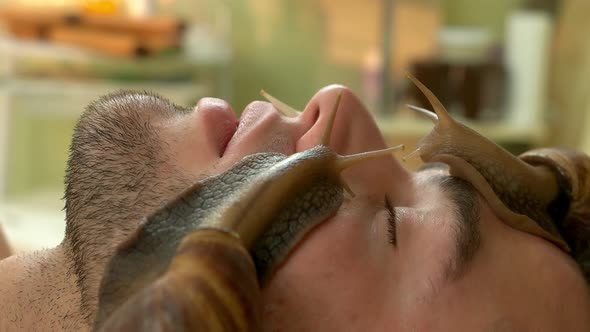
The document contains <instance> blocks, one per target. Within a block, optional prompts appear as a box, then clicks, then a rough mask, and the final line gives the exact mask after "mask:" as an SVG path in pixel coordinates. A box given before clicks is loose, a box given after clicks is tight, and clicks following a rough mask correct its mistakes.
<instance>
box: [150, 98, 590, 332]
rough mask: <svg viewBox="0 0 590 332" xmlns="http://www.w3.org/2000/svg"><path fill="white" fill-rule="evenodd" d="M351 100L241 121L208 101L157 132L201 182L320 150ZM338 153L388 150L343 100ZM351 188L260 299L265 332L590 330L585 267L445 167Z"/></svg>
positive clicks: (375, 170)
mask: <svg viewBox="0 0 590 332" xmlns="http://www.w3.org/2000/svg"><path fill="white" fill-rule="evenodd" d="M341 89H342V87H338V86H330V87H327V88H325V89H323V90H321V91H320V92H318V93H317V94H316V95H315V96H314V97H313V98H312V100H311V101H310V103H309V104H308V105H307V107H306V108H305V110H304V112H303V113H302V114H300V115H299V116H298V117H295V118H287V117H284V116H281V115H280V114H279V113H278V112H277V111H276V110H275V109H274V108H273V107H272V106H271V105H270V104H268V103H263V102H254V103H252V104H250V105H249V106H248V107H247V108H246V109H245V110H244V112H243V114H242V117H241V119H240V120H239V121H238V120H237V119H236V117H235V115H234V113H233V112H232V110H231V108H230V106H229V105H228V104H227V103H225V102H223V101H221V100H217V99H209V98H208V99H202V100H201V101H200V102H199V104H198V105H197V108H196V110H195V111H194V112H192V113H190V114H188V115H182V116H179V117H177V118H173V119H171V120H168V121H166V122H165V123H162V124H160V126H159V127H160V129H161V130H162V133H163V137H164V140H165V142H166V143H167V145H168V146H169V147H170V151H169V152H170V153H171V157H172V160H174V163H173V164H172V165H171V167H172V168H174V171H176V172H179V173H182V175H183V176H189V177H193V178H201V177H203V176H204V175H203V174H210V175H212V174H218V173H220V172H223V171H224V170H226V169H228V168H229V167H230V166H231V165H233V164H235V163H236V162H237V161H238V160H240V159H241V158H242V157H244V156H246V155H249V154H252V153H255V152H271V151H272V152H281V153H285V154H292V153H294V152H299V151H303V150H306V149H309V148H311V147H312V146H314V145H316V144H317V143H318V141H319V139H320V136H321V134H322V131H323V128H324V126H325V123H326V121H327V118H328V115H329V112H330V110H331V109H332V107H333V104H334V101H335V98H336V94H337V92H338V91H339V90H341ZM236 128H237V129H236ZM330 146H331V148H332V149H333V150H334V151H336V152H337V153H339V154H341V155H347V154H353V153H358V152H364V151H371V150H376V149H382V148H385V147H386V145H385V143H384V140H383V138H382V136H381V134H380V133H379V131H378V129H377V127H376V125H375V123H374V121H373V119H372V117H371V115H370V114H369V112H368V111H367V110H366V109H365V108H364V107H363V106H362V105H361V104H360V102H359V101H358V99H357V98H356V97H355V96H354V95H353V94H352V93H351V92H350V91H348V90H346V89H345V90H344V93H343V99H342V103H341V105H340V108H339V111H338V115H337V119H336V122H335V126H334V130H333V132H332V140H331V143H330ZM343 175H344V179H345V181H346V183H347V184H348V185H349V186H350V188H351V189H352V191H353V192H354V193H355V196H354V197H353V198H351V197H347V198H346V199H345V201H344V203H343V205H342V207H341V208H340V210H339V211H338V213H337V214H336V215H335V216H334V217H332V218H330V219H329V220H327V221H326V222H324V223H323V224H322V225H320V226H318V227H317V228H316V229H315V230H313V231H312V232H311V233H310V234H308V236H306V237H305V239H304V240H303V242H302V243H301V244H300V245H299V246H298V247H297V248H296V250H295V251H294V252H293V253H292V254H291V255H290V257H289V258H288V260H287V261H286V263H285V264H283V266H282V267H280V268H279V269H278V270H277V271H276V274H275V276H274V277H273V278H272V280H271V281H270V283H269V284H268V285H267V286H266V287H265V289H264V290H263V296H264V317H263V322H264V324H265V329H266V330H269V331H285V330H296V331H326V330H333V331H344V330H351V331H365V330H376V331H383V330H390V331H438V330H445V331H457V330H464V331H529V330H530V331H541V330H546V331H556V330H568V331H575V330H586V329H587V328H588V327H589V326H590V318H588V316H589V315H588V314H587V313H588V310H590V303H589V299H588V295H587V294H588V293H587V292H588V290H587V286H586V285H585V283H584V280H583V278H582V276H581V273H580V271H579V269H578V267H577V266H576V265H575V263H574V261H573V260H572V259H570V258H569V257H568V256H566V255H565V254H564V253H562V252H561V251H560V250H559V249H558V248H556V247H555V246H554V245H552V244H551V243H549V242H547V241H545V240H542V239H540V238H537V237H534V236H532V235H529V234H525V233H523V232H520V231H517V230H515V229H513V228H510V227H509V226H507V225H506V224H504V223H503V222H502V221H501V220H499V219H498V218H497V217H496V216H495V215H494V214H493V213H492V212H491V210H490V208H489V207H488V205H487V204H486V202H485V201H483V199H482V198H481V196H479V195H478V194H477V192H475V191H474V189H473V188H472V187H471V186H470V185H469V184H468V183H466V182H464V181H461V180H458V179H455V178H450V177H449V176H448V171H447V169H446V168H445V167H444V166H441V165H436V166H435V167H430V168H426V169H424V170H421V171H418V172H416V173H412V172H408V171H406V170H405V169H404V168H403V167H402V166H401V165H400V163H399V162H397V161H396V160H395V159H394V158H393V157H382V158H379V159H375V160H372V161H367V162H365V163H363V164H360V165H358V166H355V167H353V168H351V169H349V170H346V171H345V172H344V174H343ZM386 198H387V201H388V202H389V203H390V204H386V203H385V201H386ZM388 205H389V206H388Z"/></svg>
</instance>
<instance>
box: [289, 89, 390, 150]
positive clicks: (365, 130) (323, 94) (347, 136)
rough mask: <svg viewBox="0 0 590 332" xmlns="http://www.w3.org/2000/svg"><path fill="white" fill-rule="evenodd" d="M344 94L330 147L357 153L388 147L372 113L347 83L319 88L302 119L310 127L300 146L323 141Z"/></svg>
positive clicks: (297, 147)
mask: <svg viewBox="0 0 590 332" xmlns="http://www.w3.org/2000/svg"><path fill="white" fill-rule="evenodd" d="M338 94H341V102H340V106H339V107H338V110H337V114H336V119H335V122H334V125H333V130H332V134H331V139H330V148H332V150H334V151H335V152H337V153H339V154H343V155H344V154H353V153H358V152H365V151H370V150H378V149H382V148H385V147H386V146H385V142H384V140H383V138H382V137H381V135H380V132H379V129H378V127H377V125H376V124H375V121H374V120H373V117H372V115H371V114H370V112H369V111H368V110H367V109H366V107H364V106H363V104H362V102H361V101H360V100H359V99H358V98H357V97H356V95H355V94H354V93H353V92H352V91H351V90H350V89H349V88H348V87H346V86H343V85H337V84H334V85H330V86H327V87H325V88H323V89H321V90H320V91H318V92H317V93H316V94H315V95H314V96H313V97H312V99H311V100H310V102H309V103H308V104H307V106H306V107H305V110H304V112H303V114H301V117H303V119H302V121H303V122H306V123H308V124H309V125H308V128H309V130H308V131H307V132H306V133H305V134H304V135H303V136H302V137H301V138H300V139H299V141H298V143H297V146H296V149H297V151H303V150H306V149H309V148H311V147H313V146H315V145H317V144H318V143H319V142H320V139H321V137H322V134H323V131H324V128H325V127H326V124H327V122H328V121H329V118H330V115H331V112H332V110H333V108H334V104H335V102H336V99H337V97H338Z"/></svg>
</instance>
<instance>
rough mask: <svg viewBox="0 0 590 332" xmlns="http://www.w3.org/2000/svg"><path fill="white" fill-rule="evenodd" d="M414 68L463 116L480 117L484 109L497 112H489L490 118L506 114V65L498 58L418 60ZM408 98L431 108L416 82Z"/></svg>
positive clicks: (411, 86) (441, 97)
mask: <svg viewBox="0 0 590 332" xmlns="http://www.w3.org/2000/svg"><path fill="white" fill-rule="evenodd" d="M411 71H412V72H413V73H414V75H415V76H416V77H419V78H420V80H421V81H422V82H423V83H424V84H425V85H426V86H428V87H429V88H430V89H431V90H432V92H434V94H435V95H436V96H437V97H438V98H439V99H440V100H441V102H442V103H443V104H444V105H447V106H448V107H449V108H450V111H451V112H453V107H452V106H454V105H457V106H459V110H461V114H460V115H461V116H462V117H465V118H467V119H479V118H481V117H482V112H483V111H487V112H488V113H491V112H493V113H495V114H492V115H490V114H486V116H488V117H493V118H499V117H500V116H501V115H502V114H501V113H502V111H503V107H504V105H503V104H504V102H505V99H506V96H505V92H504V88H503V87H504V86H505V85H506V84H505V81H506V75H505V70H504V67H503V65H501V64H500V63H498V62H496V61H493V60H490V61H484V62H481V63H463V64H458V63H453V62H448V61H444V60H429V61H418V62H415V63H414V64H413V65H412V69H411ZM406 97H407V98H408V99H410V102H411V103H416V104H417V106H421V107H424V108H427V109H428V108H430V107H431V106H430V103H429V102H428V100H427V99H426V98H425V97H424V95H423V94H422V93H421V92H420V91H419V90H418V89H417V88H416V87H415V86H414V85H408V90H407V91H406Z"/></svg>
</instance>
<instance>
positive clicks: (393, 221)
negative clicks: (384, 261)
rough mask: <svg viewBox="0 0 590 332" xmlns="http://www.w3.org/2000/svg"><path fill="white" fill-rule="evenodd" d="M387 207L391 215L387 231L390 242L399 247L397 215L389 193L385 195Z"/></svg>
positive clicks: (388, 219)
mask: <svg viewBox="0 0 590 332" xmlns="http://www.w3.org/2000/svg"><path fill="white" fill-rule="evenodd" d="M385 208H386V209H387V212H388V213H389V216H388V218H387V221H388V222H387V233H388V238H389V243H391V244H392V245H393V246H394V247H397V215H396V213H395V209H394V208H393V206H392V205H391V202H390V201H389V197H387V195H385Z"/></svg>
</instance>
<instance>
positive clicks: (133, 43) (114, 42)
mask: <svg viewBox="0 0 590 332" xmlns="http://www.w3.org/2000/svg"><path fill="white" fill-rule="evenodd" d="M47 37H48V39H49V40H52V41H55V42H59V43H64V44H71V45H76V46H80V47H84V48H88V49H93V50H97V51H102V52H104V53H107V54H109V55H113V56H123V57H126V56H143V55H146V54H148V53H149V50H148V49H147V48H146V47H145V46H143V45H141V43H140V42H139V40H138V39H137V38H136V37H135V36H134V35H133V34H130V33H124V32H122V33H117V32H110V31H100V30H97V29H92V28H86V27H71V26H56V27H54V28H52V29H50V30H49V34H48V36H47Z"/></svg>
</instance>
